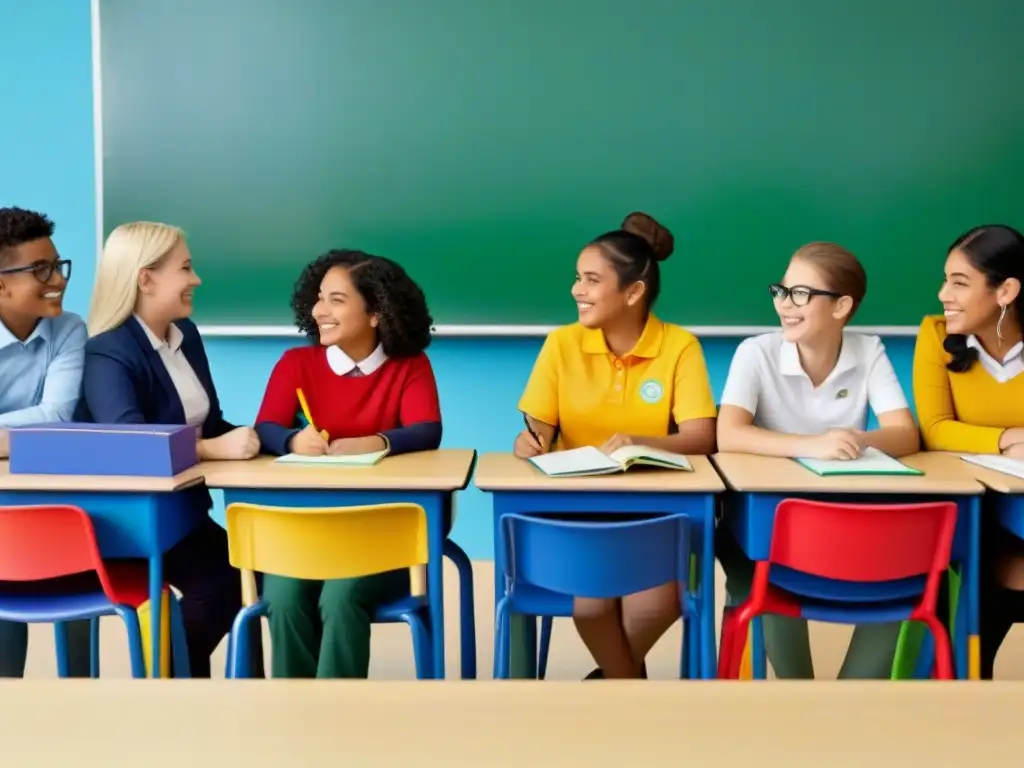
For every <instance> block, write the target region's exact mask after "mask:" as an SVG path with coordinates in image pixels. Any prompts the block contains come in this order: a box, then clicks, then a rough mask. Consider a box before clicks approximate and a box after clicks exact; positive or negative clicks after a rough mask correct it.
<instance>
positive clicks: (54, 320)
mask: <svg viewBox="0 0 1024 768" xmlns="http://www.w3.org/2000/svg"><path fill="white" fill-rule="evenodd" d="M87 337H88V333H87V332H86V329H85V323H84V322H82V318H80V317H79V316H78V315H74V314H72V313H70V312H64V313H62V314H60V315H58V316H57V317H44V318H43V319H42V320H40V321H39V324H38V325H37V326H36V329H35V330H34V331H32V335H31V336H29V337H28V338H27V339H26V340H25V341H23V342H22V341H19V340H18V339H17V338H16V337H15V336H14V334H12V333H11V332H10V331H9V330H7V327H6V326H5V325H4V324H3V323H2V322H0V428H9V427H25V426H31V425H33V424H52V423H55V422H60V421H71V419H72V416H73V414H74V412H75V406H76V405H77V404H78V398H79V397H80V395H81V390H82V368H83V366H84V364H85V342H86V339H87Z"/></svg>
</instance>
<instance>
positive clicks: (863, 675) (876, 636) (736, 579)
mask: <svg viewBox="0 0 1024 768" xmlns="http://www.w3.org/2000/svg"><path fill="white" fill-rule="evenodd" d="M716 550H717V552H716V554H717V555H718V560H719V562H720V563H721V564H722V568H723V569H724V570H725V579H726V581H725V590H726V592H727V593H728V595H729V597H730V598H731V599H732V600H734V601H736V602H737V603H738V602H742V601H743V600H746V599H747V596H748V595H749V594H750V585H751V582H752V581H753V578H754V563H753V562H752V561H751V560H750V559H749V558H748V557H747V556H746V555H745V554H744V552H743V550H742V549H740V546H739V544H738V543H737V542H736V539H735V538H733V536H732V534H731V533H730V532H729V531H727V530H725V529H723V528H719V529H718V535H717V536H716ZM761 621H762V626H763V627H764V646H765V653H766V654H767V656H768V660H769V661H770V662H771V665H772V668H773V669H774V670H775V675H776V676H777V677H779V678H784V679H792V680H813V679H814V664H813V663H812V661H811V641H810V637H809V635H808V632H807V621H806V620H804V619H793V618H789V617H786V616H774V615H766V616H763V617H762V619H761ZM899 634H900V622H895V623H890V624H858V625H857V626H856V627H855V628H854V631H853V639H852V640H851V641H850V648H849V650H848V651H847V652H846V659H845V660H844V661H843V666H842V668H841V669H840V671H839V678H840V679H842V680H888V679H889V677H890V675H891V674H892V662H893V656H894V655H895V653H896V642H897V640H898V639H899Z"/></svg>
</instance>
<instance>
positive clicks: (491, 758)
mask: <svg viewBox="0 0 1024 768" xmlns="http://www.w3.org/2000/svg"><path fill="white" fill-rule="evenodd" d="M1022 700H1024V684H1022V683H1009V682H1007V683H980V684H973V685H972V684H964V683H935V682H920V683H914V682H906V683H890V682H855V681H845V682H823V681H819V682H782V681H773V682H768V683H680V682H621V683H618V682H607V681H606V682H598V683H580V682H564V683H563V682H493V681H487V682H485V681H477V682H465V683H463V682H438V683H434V682H373V681H370V682H365V681H317V680H275V681H248V682H243V681H225V680H211V681H199V680H192V681H186V680H182V681H131V680H116V681H115V680H112V681H89V680H60V681H58V680H52V681H50V680H46V681H43V680H38V681H37V680H24V681H22V680H17V681H6V682H3V683H0V722H2V723H3V734H4V735H3V744H2V751H3V762H4V764H5V765H10V766H18V767H19V768H20V767H21V766H26V767H31V766H65V765H67V766H75V768H92V767H93V766H97V767H98V766H104V768H106V767H108V766H115V767H116V766H131V767H132V768H138V766H141V765H145V766H146V767H147V768H164V767H165V766H167V767H168V768H169V767H171V766H174V768H180V767H181V766H195V767H196V768H200V767H205V766H225V767H226V766H236V765H238V766H241V765H244V766H246V767H247V768H264V766H267V767H272V768H282V766H287V765H296V766H303V768H310V767H311V766H338V765H357V766H360V768H363V766H381V765H386V766H392V765H393V766H403V768H406V767H407V766H409V765H444V766H475V767H478V768H479V767H482V766H506V765H519V766H527V765H530V766H532V765H543V766H568V765H576V764H579V765H588V766H615V768H622V766H633V765H636V766H654V765H657V766H661V765H680V764H686V765H694V766H724V767H731V766H734V765H757V766H776V765H778V766H786V768H793V767H794V766H816V767H817V766H829V768H832V767H834V766H857V768H863V766H865V765H879V766H889V765H894V766H895V765H910V764H911V762H910V761H911V758H913V761H914V762H919V763H921V764H922V765H929V766H957V767H958V768H963V766H970V765H977V766H984V768H990V767H991V766H1004V765H1005V766H1010V765H1015V764H1018V763H1019V762H1020V735H1019V734H1020V732H1019V731H1018V725H1019V717H1020V716H1019V712H1020V702H1021V701H1022Z"/></svg>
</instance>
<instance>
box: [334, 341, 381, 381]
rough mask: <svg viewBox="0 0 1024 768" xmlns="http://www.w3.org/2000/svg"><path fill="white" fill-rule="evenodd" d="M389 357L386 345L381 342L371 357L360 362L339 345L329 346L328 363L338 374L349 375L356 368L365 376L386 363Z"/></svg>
mask: <svg viewBox="0 0 1024 768" xmlns="http://www.w3.org/2000/svg"><path fill="white" fill-rule="evenodd" d="M387 359H388V356H387V355H385V354H384V347H383V346H382V345H381V344H378V345H377V348H376V349H375V350H373V352H371V353H370V356H369V357H367V358H366V359H365V360H360V361H359V362H358V363H357V362H356V361H355V360H353V359H352V358H351V357H349V356H348V355H346V354H345V353H344V352H342V351H341V349H339V348H338V347H328V348H327V364H328V365H329V366H331V370H332V371H334V372H335V373H336V374H337V375H338V376H348V375H349V374H350V373H352V371H354V370H355V369H356V368H358V369H359V372H360V373H361V374H363V375H364V376H369V375H370V374H371V373H373V372H374V371H376V370H377V369H378V368H380V367H381V366H382V365H384V363H386V362H387Z"/></svg>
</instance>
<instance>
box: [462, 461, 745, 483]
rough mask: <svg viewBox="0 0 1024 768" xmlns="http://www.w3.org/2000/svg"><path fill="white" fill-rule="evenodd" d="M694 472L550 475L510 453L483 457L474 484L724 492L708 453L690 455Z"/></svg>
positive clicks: (638, 469) (647, 470)
mask: <svg viewBox="0 0 1024 768" xmlns="http://www.w3.org/2000/svg"><path fill="white" fill-rule="evenodd" d="M688 458H689V460H690V464H691V465H692V466H693V472H681V471H679V470H673V469H651V468H647V467H635V468H634V469H631V470H630V471H628V472H623V473H617V474H614V475H600V476H598V477H548V476H547V475H545V474H544V473H543V472H541V471H540V470H539V469H537V468H536V467H535V466H533V464H531V463H530V462H528V461H523V460H522V459H517V458H516V457H515V456H513V455H512V454H511V453H485V454H484V455H483V456H481V457H480V461H479V463H478V464H477V468H476V472H475V473H474V475H473V484H474V485H475V486H476V487H477V488H479V489H480V490H482V491H519V490H530V491H552V492H571V493H577V492H580V491H599V492H602V491H610V492H613V493H623V492H638V493H721V492H722V491H724V490H725V485H724V484H723V483H722V478H721V477H719V476H718V473H717V472H715V468H714V467H712V466H711V461H710V460H709V459H708V457H707V456H689V457H688Z"/></svg>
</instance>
